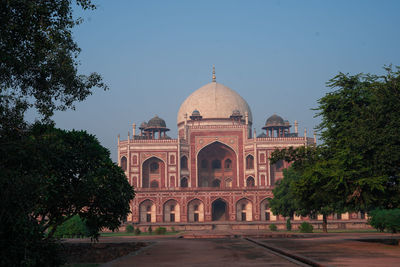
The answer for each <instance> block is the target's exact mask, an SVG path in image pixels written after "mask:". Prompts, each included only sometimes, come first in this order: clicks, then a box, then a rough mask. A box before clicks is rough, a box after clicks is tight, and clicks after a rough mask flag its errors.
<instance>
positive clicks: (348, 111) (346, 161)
mask: <svg viewBox="0 0 400 267" xmlns="http://www.w3.org/2000/svg"><path fill="white" fill-rule="evenodd" d="M385 70H386V74H385V75H382V76H376V75H369V74H367V75H363V74H358V75H353V76H351V75H345V74H343V73H340V74H339V75H337V76H336V77H335V78H333V79H332V80H331V81H330V82H329V84H328V85H329V86H330V87H331V88H333V89H335V91H333V92H331V93H328V94H327V95H326V96H324V97H323V98H321V99H320V100H319V101H318V103H319V107H318V108H317V110H318V111H319V114H318V115H319V116H320V117H321V118H322V122H321V124H320V125H319V126H318V129H319V131H320V133H321V138H322V141H323V142H324V144H325V146H327V147H328V148H329V151H330V157H332V158H333V159H334V160H335V164H336V168H337V169H340V170H341V171H342V174H343V177H342V179H341V180H340V181H338V183H339V184H340V185H341V186H342V187H345V188H346V192H345V193H346V194H345V197H346V205H347V206H348V207H349V208H351V209H354V210H370V209H372V208H374V207H383V208H394V207H399V205H400V132H399V129H400V113H399V110H400V71H399V68H397V70H396V71H393V69H392V68H391V67H386V68H385Z"/></svg>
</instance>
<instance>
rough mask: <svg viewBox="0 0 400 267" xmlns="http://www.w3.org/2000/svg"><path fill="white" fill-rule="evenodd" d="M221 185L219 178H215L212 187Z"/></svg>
mask: <svg viewBox="0 0 400 267" xmlns="http://www.w3.org/2000/svg"><path fill="white" fill-rule="evenodd" d="M220 185H221V181H220V180H219V179H215V180H214V181H213V182H212V187H220Z"/></svg>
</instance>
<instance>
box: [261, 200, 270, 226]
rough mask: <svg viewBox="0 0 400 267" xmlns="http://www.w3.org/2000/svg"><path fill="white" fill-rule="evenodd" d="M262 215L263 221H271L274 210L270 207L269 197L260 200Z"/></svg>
mask: <svg viewBox="0 0 400 267" xmlns="http://www.w3.org/2000/svg"><path fill="white" fill-rule="evenodd" d="M260 215H261V216H260V217H261V221H270V220H271V217H272V212H271V210H270V208H269V200H268V198H264V199H263V200H262V201H261V202H260Z"/></svg>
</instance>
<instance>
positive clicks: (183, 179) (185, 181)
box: [181, 177, 188, 187]
mask: <svg viewBox="0 0 400 267" xmlns="http://www.w3.org/2000/svg"><path fill="white" fill-rule="evenodd" d="M181 187H188V180H187V179H186V178H185V177H184V178H182V179H181Z"/></svg>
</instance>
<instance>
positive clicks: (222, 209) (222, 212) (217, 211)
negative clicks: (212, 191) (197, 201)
mask: <svg viewBox="0 0 400 267" xmlns="http://www.w3.org/2000/svg"><path fill="white" fill-rule="evenodd" d="M212 220H213V221H226V220H228V205H227V204H226V202H225V201H223V200H222V199H217V200H215V201H214V202H213V203H212Z"/></svg>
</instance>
